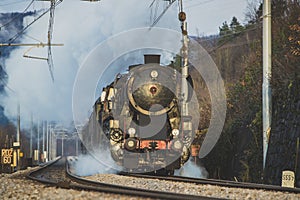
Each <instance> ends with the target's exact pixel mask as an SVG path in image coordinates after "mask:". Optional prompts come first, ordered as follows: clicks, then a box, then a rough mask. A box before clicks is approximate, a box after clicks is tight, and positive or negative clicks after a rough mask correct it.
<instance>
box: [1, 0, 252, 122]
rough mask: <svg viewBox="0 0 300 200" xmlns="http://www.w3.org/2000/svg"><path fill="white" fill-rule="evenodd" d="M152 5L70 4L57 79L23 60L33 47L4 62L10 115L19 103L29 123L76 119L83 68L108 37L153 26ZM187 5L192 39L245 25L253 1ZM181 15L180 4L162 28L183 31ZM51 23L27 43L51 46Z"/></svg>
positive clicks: (6, 6) (68, 0)
mask: <svg viewBox="0 0 300 200" xmlns="http://www.w3.org/2000/svg"><path fill="white" fill-rule="evenodd" d="M30 2H31V0H1V2H0V13H5V12H22V11H23V10H24V9H25V8H26V6H27V5H28V4H29V3H30ZM151 2H152V0H144V1H141V0H126V1H125V0H102V1H100V2H82V1H79V0H64V1H63V2H62V3H61V4H60V5H59V6H58V7H57V8H56V11H55V21H54V30H53V41H52V42H53V43H63V44H64V46H63V47H53V48H52V53H53V60H54V77H55V81H54V82H52V80H51V77H50V75H49V70H48V65H47V62H45V61H40V60H33V59H26V58H23V54H24V52H26V51H27V50H28V47H20V48H18V49H16V50H14V51H12V52H11V56H10V58H9V59H7V60H6V61H5V63H4V64H5V67H6V70H7V73H8V75H9V80H8V87H9V88H11V90H7V93H8V95H7V96H6V97H3V98H1V103H3V104H5V112H6V115H7V116H9V117H12V118H13V117H14V116H16V110H17V108H16V104H17V103H18V102H19V103H20V104H21V115H23V118H24V119H30V115H31V114H32V115H33V116H34V118H35V119H36V118H39V119H47V120H54V119H55V120H61V121H70V120H71V119H72V92H73V86H74V82H75V79H76V76H77V72H78V69H79V68H80V66H81V65H82V64H83V63H84V62H85V60H86V58H87V56H88V55H89V54H90V52H91V51H92V50H93V49H94V48H95V47H96V46H97V45H99V44H101V42H103V41H105V40H106V39H107V38H110V37H111V36H114V35H118V34H120V33H122V32H124V31H128V30H131V29H134V28H141V27H149V25H150V24H151V16H153V15H154V14H153V13H155V9H154V8H153V9H152V10H151V9H149V5H150V4H151ZM163 3H164V2H163V1H162V2H160V3H159V4H158V13H159V12H160V11H161V9H162V8H163ZM48 7H49V2H34V3H33V4H32V5H31V6H30V7H29V9H28V10H40V9H47V8H48ZM153 7H156V5H155V4H154V6H153ZM184 7H185V11H186V13H187V22H188V32H189V35H200V36H205V35H211V34H217V33H218V30H219V26H221V25H222V23H223V22H224V21H227V22H230V21H231V19H232V17H233V16H236V17H237V18H238V20H239V21H240V22H241V23H243V22H244V15H245V12H246V10H247V9H246V8H247V0H186V1H184ZM151 13H152V15H151ZM177 15H178V7H177V3H174V4H173V5H172V7H170V9H169V10H168V11H167V12H166V14H165V15H164V16H163V17H162V18H161V20H160V21H159V22H158V23H157V24H156V27H164V28H169V29H174V30H176V31H179V30H180V24H179V22H178V19H177ZM156 16H157V15H156ZM33 19H34V17H26V18H25V20H24V25H26V24H28V23H30V22H31V21H32V20H33ZM48 21H49V13H48V14H46V15H45V16H44V17H42V18H41V19H40V20H38V21H37V22H36V23H34V24H33V25H32V26H31V27H30V28H29V29H28V31H27V32H26V35H24V36H23V37H22V43H33V42H37V41H42V42H46V41H47V30H48ZM0 42H2V41H0ZM29 54H30V55H34V56H40V57H45V56H47V48H34V49H32V50H31V51H30V53H29ZM128 60H131V61H132V59H128ZM112 62H113V61H112ZM129 64H130V63H129ZM131 64H132V63H131ZM135 64H136V63H135ZM126 66H127V65H126ZM115 73H117V71H115ZM111 77H114V74H112V75H111ZM112 80H113V78H112ZM91 106H92V105H91ZM84 112H85V111H84ZM86 112H88V111H86Z"/></svg>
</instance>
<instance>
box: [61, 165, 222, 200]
mask: <svg viewBox="0 0 300 200" xmlns="http://www.w3.org/2000/svg"><path fill="white" fill-rule="evenodd" d="M66 174H67V176H68V177H69V178H70V179H71V180H72V181H74V182H77V183H80V184H83V185H84V186H85V189H88V190H96V191H100V192H105V193H115V194H122V195H130V196H140V197H150V198H158V199H174V200H176V199H178V200H179V199H180V200H186V199H189V200H193V199H195V200H196V199H197V200H199V199H221V198H214V197H205V196H196V195H188V194H180V193H174V192H163V191H156V190H146V189H140V188H133V187H126V186H120V185H113V184H107V183H101V182H97V181H92V180H88V179H85V178H82V177H79V176H77V175H74V174H72V173H71V172H70V171H69V167H66ZM87 185H88V186H87ZM74 186H75V185H74ZM80 188H81V186H80ZM73 189H74V188H73Z"/></svg>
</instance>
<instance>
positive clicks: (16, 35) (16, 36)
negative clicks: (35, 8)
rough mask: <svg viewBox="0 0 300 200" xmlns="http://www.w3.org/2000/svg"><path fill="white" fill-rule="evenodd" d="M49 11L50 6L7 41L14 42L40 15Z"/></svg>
mask: <svg viewBox="0 0 300 200" xmlns="http://www.w3.org/2000/svg"><path fill="white" fill-rule="evenodd" d="M61 2H62V1H58V2H57V3H56V4H55V6H58V5H59V4H60V3H61ZM49 11H50V8H48V9H47V10H46V11H44V12H43V13H42V14H41V15H40V16H38V17H37V18H36V19H34V20H33V21H32V22H31V23H30V24H28V25H27V26H26V27H25V28H23V29H22V30H21V31H19V32H18V33H17V34H15V35H14V36H13V37H11V38H10V39H8V40H7V41H6V42H7V43H12V42H14V41H15V40H16V39H17V38H19V37H20V36H21V35H22V34H23V33H24V32H25V31H26V30H27V29H28V28H29V27H30V26H31V25H32V24H34V23H35V22H36V21H38V20H39V19H40V18H41V17H43V16H44V15H45V14H46V13H48V12H49Z"/></svg>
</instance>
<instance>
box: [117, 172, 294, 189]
mask: <svg viewBox="0 0 300 200" xmlns="http://www.w3.org/2000/svg"><path fill="white" fill-rule="evenodd" d="M119 175H123V176H131V177H137V178H149V179H159V180H166V181H175V182H185V183H194V184H210V185H216V186H224V187H235V188H245V189H262V190H270V191H280V192H290V193H300V188H288V187H281V186H276V185H265V184H256V183H245V182H235V181H227V180H218V179H199V178H190V177H182V176H157V175H155V176H154V175H153V176H152V175H144V174H129V173H123V172H121V173H119Z"/></svg>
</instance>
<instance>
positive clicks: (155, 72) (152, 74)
mask: <svg viewBox="0 0 300 200" xmlns="http://www.w3.org/2000/svg"><path fill="white" fill-rule="evenodd" d="M150 76H151V78H157V77H158V72H157V71H156V70H152V71H151V73H150Z"/></svg>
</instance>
